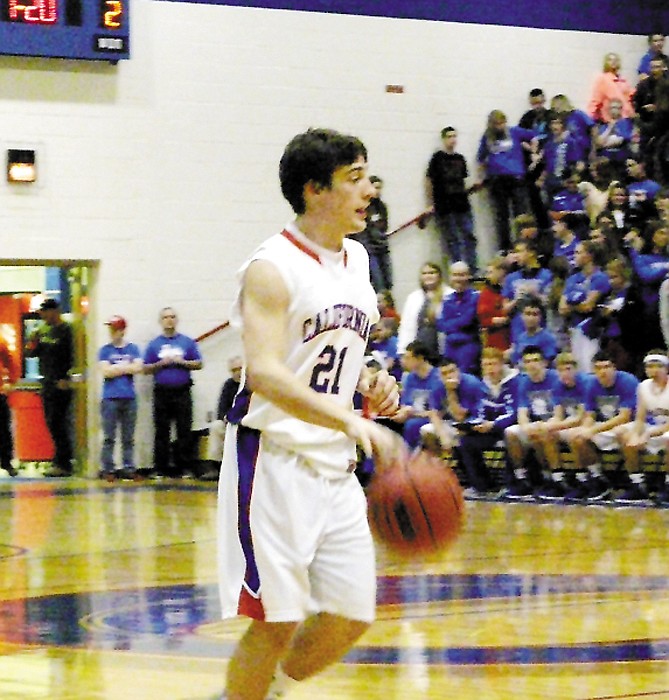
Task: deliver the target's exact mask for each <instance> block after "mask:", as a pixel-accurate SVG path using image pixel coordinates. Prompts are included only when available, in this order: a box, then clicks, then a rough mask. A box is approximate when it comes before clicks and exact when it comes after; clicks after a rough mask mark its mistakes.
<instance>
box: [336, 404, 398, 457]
mask: <svg viewBox="0 0 669 700" xmlns="http://www.w3.org/2000/svg"><path fill="white" fill-rule="evenodd" d="M345 432H346V434H347V435H348V436H349V437H350V438H352V439H353V440H355V441H356V442H357V443H358V445H360V447H361V448H362V451H363V452H364V453H365V455H366V456H367V457H374V458H375V459H376V462H377V465H382V466H383V465H386V466H387V465H390V464H392V462H393V461H394V459H395V458H396V456H397V454H398V451H399V450H400V449H402V445H405V443H404V440H402V438H400V437H399V435H397V433H394V432H393V431H392V430H389V429H388V428H384V427H383V426H381V425H379V424H378V423H375V422H374V421H373V420H369V419H367V418H362V417H361V416H358V415H356V414H351V418H350V421H349V423H348V426H347V428H346V431H345Z"/></svg>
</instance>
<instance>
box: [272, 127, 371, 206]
mask: <svg viewBox="0 0 669 700" xmlns="http://www.w3.org/2000/svg"><path fill="white" fill-rule="evenodd" d="M360 156H362V157H363V158H364V159H365V160H366V159H367V149H366V148H365V146H364V144H363V143H362V141H360V140H359V139H357V138H356V137H355V136H346V135H344V134H340V133H338V132H336V131H333V130H331V129H309V130H308V131H305V132H304V133H303V134H298V135H297V136H295V137H294V138H293V139H292V140H291V141H290V143H289V144H288V145H287V146H286V149H285V151H284V152H283V155H282V156H281V161H280V163H279V181H280V182H281V192H282V193H283V196H284V197H285V198H286V199H287V200H288V202H289V203H290V206H291V207H292V208H293V211H294V212H295V213H296V214H304V212H305V209H306V203H305V201H304V187H305V185H306V184H307V183H309V182H312V183H313V184H314V185H317V186H320V187H325V188H328V187H331V186H332V175H333V173H334V171H335V170H336V169H337V168H339V167H341V166H342V165H350V164H351V163H354V162H355V161H356V160H357V159H358V158H360Z"/></svg>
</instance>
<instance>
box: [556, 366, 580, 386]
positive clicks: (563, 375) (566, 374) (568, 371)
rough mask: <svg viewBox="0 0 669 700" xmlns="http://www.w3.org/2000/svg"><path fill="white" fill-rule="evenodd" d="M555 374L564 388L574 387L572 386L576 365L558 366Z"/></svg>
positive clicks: (574, 379) (574, 382)
mask: <svg viewBox="0 0 669 700" xmlns="http://www.w3.org/2000/svg"><path fill="white" fill-rule="evenodd" d="M557 373H558V375H559V377H560V381H561V382H562V383H563V384H564V385H565V386H574V384H576V365H573V364H564V365H559V366H558V368H557Z"/></svg>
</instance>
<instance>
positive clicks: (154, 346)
mask: <svg viewBox="0 0 669 700" xmlns="http://www.w3.org/2000/svg"><path fill="white" fill-rule="evenodd" d="M168 357H174V358H176V357H181V358H183V359H184V360H188V361H193V360H201V359H202V356H201V355H200V351H199V350H198V347H197V343H196V342H195V341H194V340H193V339H192V338H189V337H188V336H187V335H182V334H181V333H177V334H176V335H173V336H172V337H170V338H168V337H167V336H164V335H159V336H158V337H157V338H154V339H153V340H152V341H151V342H150V343H149V345H148V346H147V348H146V352H145V353H144V364H146V365H153V364H155V363H156V362H158V361H159V360H162V359H164V358H168ZM154 382H155V383H156V384H157V385H158V386H172V387H177V386H190V383H191V380H190V370H188V369H186V368H184V367H179V366H174V367H161V368H160V369H159V370H158V371H157V372H156V373H155V375H154Z"/></svg>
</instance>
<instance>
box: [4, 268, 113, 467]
mask: <svg viewBox="0 0 669 700" xmlns="http://www.w3.org/2000/svg"><path fill="white" fill-rule="evenodd" d="M98 268H99V261H97V260H7V259H0V338H1V339H2V341H4V343H5V345H6V346H7V350H8V354H9V358H10V364H11V368H10V378H11V382H12V391H11V393H10V396H9V402H10V406H11V407H12V419H13V426H14V454H15V458H16V460H17V461H18V467H19V474H21V473H22V472H23V473H24V474H25V475H26V476H39V474H40V471H41V470H42V469H43V468H44V467H45V466H46V465H47V464H48V463H49V462H50V461H51V457H52V456H53V443H52V442H51V439H50V436H49V434H48V430H46V425H45V423H44V421H43V415H42V413H41V410H42V409H41V399H40V398H39V388H40V381H39V380H40V375H39V364H38V363H37V362H36V361H35V359H34V358H28V357H26V356H25V354H24V351H23V346H24V343H25V340H26V338H27V336H28V334H29V333H30V331H31V330H32V329H33V328H34V327H35V326H36V325H38V324H39V323H41V321H40V318H39V313H38V310H39V306H40V304H41V303H42V301H43V300H44V299H47V298H53V299H57V300H58V301H59V302H60V305H61V309H62V312H63V314H62V315H63V319H64V320H65V321H66V322H67V323H69V324H70V325H71V326H72V331H73V338H74V358H73V368H72V371H71V373H70V374H71V376H70V380H71V385H72V388H73V390H74V396H73V401H72V409H71V424H72V443H73V448H74V464H73V468H74V474H75V475H77V476H90V472H91V471H92V470H93V465H92V464H91V460H90V459H89V457H90V455H92V454H96V450H97V441H96V436H97V435H98V426H97V423H98V419H97V411H95V410H92V404H91V402H94V401H95V399H96V395H97V392H96V391H95V389H94V388H93V387H91V386H90V382H89V381H88V375H89V368H90V367H94V366H95V356H94V355H95V348H94V346H92V345H91V343H90V342H89V329H90V328H91V325H90V324H91V323H92V319H91V308H92V304H91V296H92V295H93V292H94V289H95V282H96V279H97V272H98ZM90 353H93V355H92V356H91V354H90Z"/></svg>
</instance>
